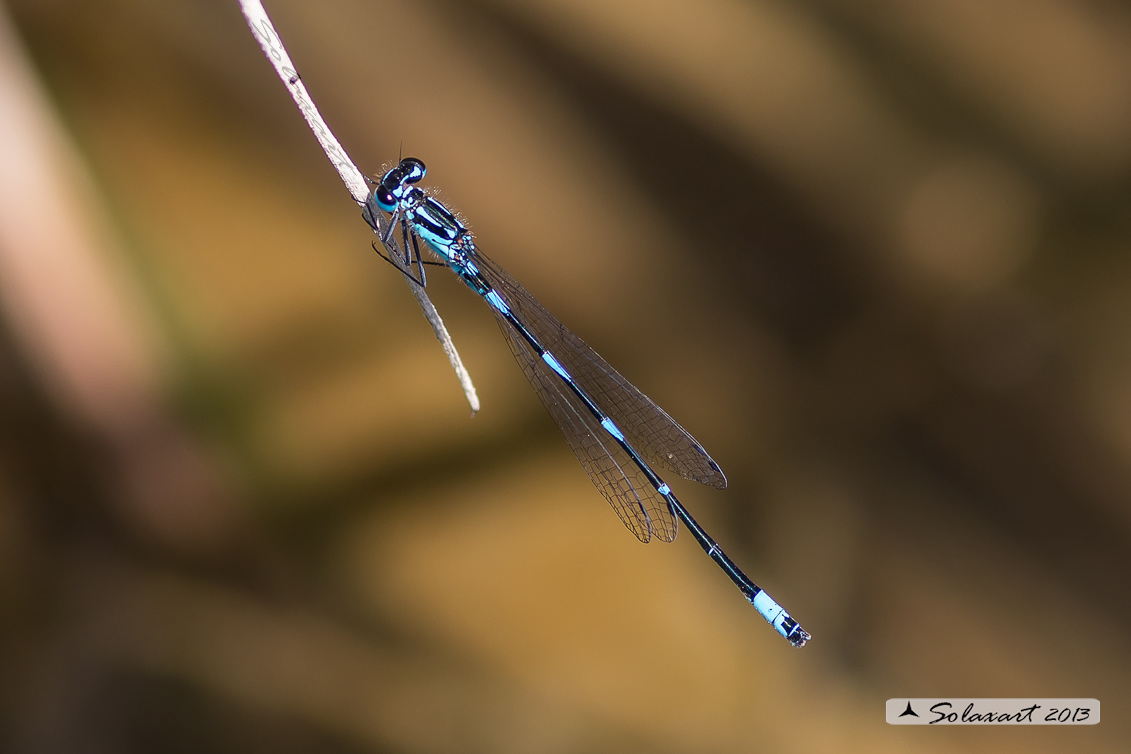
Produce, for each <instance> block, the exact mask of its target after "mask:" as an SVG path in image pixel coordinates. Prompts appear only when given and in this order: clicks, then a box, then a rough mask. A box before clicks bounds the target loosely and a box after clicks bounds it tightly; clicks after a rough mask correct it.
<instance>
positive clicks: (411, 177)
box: [400, 157, 428, 183]
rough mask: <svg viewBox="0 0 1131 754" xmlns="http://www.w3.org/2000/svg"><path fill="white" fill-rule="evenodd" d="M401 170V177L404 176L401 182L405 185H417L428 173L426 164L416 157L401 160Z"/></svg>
mask: <svg viewBox="0 0 1131 754" xmlns="http://www.w3.org/2000/svg"><path fill="white" fill-rule="evenodd" d="M400 170H401V175H402V176H404V177H403V178H401V180H402V181H404V182H405V183H417V182H418V181H420V179H421V178H423V177H424V174H425V173H427V172H428V168H426V167H424V163H423V162H421V161H420V160H418V159H416V158H415V157H406V158H404V159H403V160H401V164H400Z"/></svg>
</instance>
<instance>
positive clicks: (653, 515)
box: [492, 310, 677, 542]
mask: <svg viewBox="0 0 1131 754" xmlns="http://www.w3.org/2000/svg"><path fill="white" fill-rule="evenodd" d="M492 311H494V310H492ZM495 318H496V319H497V320H498V321H499V329H500V330H502V331H503V337H505V338H506V339H507V343H508V344H509V345H510V347H511V352H512V353H513V354H514V357H515V360H516V361H518V364H519V366H520V367H521V368H522V372H523V374H525V375H526V379H527V380H529V381H530V385H531V387H533V388H534V392H536V393H537V394H538V397H539V398H541V399H542V403H543V404H544V405H545V406H546V408H547V409H548V410H549V412H550V415H551V416H553V417H554V421H555V422H556V423H557V425H558V429H560V430H561V433H562V435H563V436H564V437H565V439H566V442H567V443H569V446H570V448H572V449H573V453H574V455H576V456H577V460H578V461H580V462H581V466H582V467H583V468H584V469H585V473H587V474H588V475H589V478H590V479H591V480H592V481H593V484H594V485H595V486H596V487H597V489H598V490H600V491H601V494H602V495H604V496H605V499H606V500H608V501H609V505H611V506H613V510H615V511H616V512H617V515H618V516H620V520H621V521H623V522H624V525H625V526H627V527H628V529H629V531H631V532H632V533H633V534H635V535H636V537H637V539H639V540H640V541H641V542H648V541H649V540H651V539H652V537H656V538H657V539H660V540H662V541H664V542H671V541H672V540H673V539H675V535H676V531H677V524H676V519H675V518H674V517H673V516H672V513H671V510H670V509H669V508H668V503H667V501H666V500H665V499H664V497H663V496H662V495H660V493H659V492H657V491H656V488H655V487H653V486H652V484H651V482H649V481H648V478H647V477H646V476H644V474H643V473H642V472H641V471H640V469H639V467H637V465H636V463H635V462H634V461H633V460H632V458H631V457H629V455H628V454H627V453H626V452H625V451H624V449H623V448H621V446H620V445H619V444H617V442H616V441H615V440H613V438H612V437H611V436H610V435H609V433H608V432H606V431H605V430H604V428H603V427H601V425H600V423H599V422H598V421H597V419H595V418H594V417H593V414H592V413H590V412H589V409H587V408H586V407H585V405H584V404H582V403H581V402H580V401H579V400H578V398H577V396H575V395H574V394H573V392H572V391H571V390H570V389H569V388H568V387H566V385H565V383H564V382H562V379H561V377H559V376H558V375H557V374H555V373H554V372H553V371H551V370H550V368H549V367H548V366H546V363H545V362H544V361H542V359H540V358H539V357H538V355H537V353H535V351H534V349H533V348H531V347H530V344H529V343H527V342H526V340H525V339H524V338H523V337H522V336H521V335H520V334H518V333H516V332H515V331H514V329H513V328H512V327H511V325H510V323H509V322H507V320H506V319H505V318H504V317H503V316H502V315H500V314H498V313H496V315H495Z"/></svg>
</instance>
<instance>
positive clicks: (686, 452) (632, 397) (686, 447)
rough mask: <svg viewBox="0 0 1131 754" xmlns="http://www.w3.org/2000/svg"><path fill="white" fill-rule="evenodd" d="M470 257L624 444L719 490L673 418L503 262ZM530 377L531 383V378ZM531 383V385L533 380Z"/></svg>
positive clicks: (709, 462) (716, 472)
mask: <svg viewBox="0 0 1131 754" xmlns="http://www.w3.org/2000/svg"><path fill="white" fill-rule="evenodd" d="M475 258H476V261H477V263H478V264H479V269H480V271H481V272H482V274H483V277H484V278H485V279H486V280H487V281H488V282H489V283H491V287H493V288H494V289H495V290H496V291H498V293H499V295H500V296H502V298H503V300H504V301H506V302H507V304H508V305H509V306H510V307H511V310H512V311H514V313H515V314H516V315H517V316H518V318H519V319H520V320H521V321H522V323H523V324H525V325H526V326H527V327H528V328H529V329H530V331H531V332H532V333H533V334H534V335H535V336H536V337H537V338H538V340H539V341H541V343H542V345H543V346H544V347H545V348H546V349H547V350H548V351H549V352H550V353H552V354H553V355H554V356H555V357H556V358H557V359H558V361H560V362H561V363H562V365H563V366H565V368H566V369H567V370H568V371H569V373H570V374H571V375H572V376H573V378H574V379H575V380H576V381H577V384H578V385H579V386H581V388H582V389H583V390H584V391H585V392H586V394H588V395H589V397H590V398H591V399H592V400H593V401H594V402H595V403H596V404H597V405H598V406H599V407H600V408H601V410H602V411H604V412H605V413H606V414H607V415H608V416H609V418H610V419H612V420H613V421H614V422H615V423H616V425H617V426H618V427H620V429H621V431H622V432H624V434H625V437H627V438H628V441H629V444H631V445H632V447H633V448H635V449H636V451H637V452H638V453H640V455H641V456H643V457H644V458H645V459H646V460H648V461H650V462H652V463H654V464H655V465H657V466H660V467H662V468H665V469H668V470H669V471H672V472H674V473H676V474H679V475H680V476H681V477H683V478H684V479H691V480H692V481H695V482H699V483H701V484H705V485H707V486H708V487H714V488H716V489H720V490H721V489H724V488H725V487H726V486H727V480H726V476H724V475H723V472H722V469H720V468H719V465H718V464H717V463H715V462H714V460H713V459H712V458H711V456H709V455H708V454H707V451H706V450H704V449H703V446H702V445H700V444H699V442H698V441H697V440H696V439H695V438H694V437H692V436H691V434H690V433H689V432H688V431H687V430H686V429H684V428H683V427H681V426H680V425H679V424H678V423H677V422H676V421H675V419H673V418H671V417H670V416H668V414H667V413H666V412H665V411H664V410H663V409H662V408H660V407H659V406H657V405H656V404H655V403H654V402H653V401H652V399H651V398H649V397H648V396H646V395H644V393H642V392H640V391H639V390H637V389H636V387H635V386H634V385H633V384H632V383H631V382H629V381H628V380H626V379H625V378H624V377H622V376H621V374H620V373H619V372H617V370H615V369H613V368H612V367H611V366H610V365H609V363H608V362H607V361H605V360H604V359H602V358H601V357H600V355H598V354H597V352H596V351H594V350H593V349H592V348H590V347H589V346H588V345H586V343H585V341H583V340H582V339H581V338H579V337H578V336H577V335H575V334H574V333H573V332H572V331H570V330H569V328H567V327H566V326H565V325H563V324H562V323H561V322H559V321H558V320H557V319H556V318H555V317H554V315H552V314H550V313H549V312H548V311H546V310H545V309H544V308H543V307H542V305H541V304H539V303H538V301H537V300H536V299H535V298H534V297H533V296H532V295H530V293H529V292H528V291H527V290H526V289H525V288H523V287H522V285H521V284H519V283H518V281H516V280H515V279H514V278H512V277H511V276H510V275H508V274H507V272H506V271H505V270H504V269H503V268H501V267H499V265H497V264H496V263H495V262H493V261H492V260H491V259H489V258H488V257H486V256H485V255H483V254H482V253H481V252H478V251H477V252H476V255H475ZM508 329H509V327H504V328H503V330H504V333H507V330H508ZM508 339H510V336H509V334H508ZM513 348H514V346H513V345H512V349H513ZM517 357H518V354H517V353H516V358H517ZM519 360H520V361H521V359H519ZM527 376H528V377H529V376H530V375H529V374H528V375H527ZM531 383H532V384H533V383H534V381H533V378H531ZM535 387H536V389H537V385H536V386H535ZM543 400H545V399H543ZM551 413H553V410H551ZM555 418H557V417H556V416H555ZM578 457H579V458H580V455H579V456H578ZM583 463H584V461H583ZM590 476H592V474H590ZM598 486H600V485H598ZM649 486H650V485H649ZM630 528H631V527H630Z"/></svg>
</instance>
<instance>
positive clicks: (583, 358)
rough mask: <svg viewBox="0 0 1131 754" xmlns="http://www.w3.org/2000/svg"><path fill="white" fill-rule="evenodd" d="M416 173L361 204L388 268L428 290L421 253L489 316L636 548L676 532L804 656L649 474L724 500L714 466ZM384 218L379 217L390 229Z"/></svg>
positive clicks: (787, 622)
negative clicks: (717, 492) (431, 255)
mask: <svg viewBox="0 0 1131 754" xmlns="http://www.w3.org/2000/svg"><path fill="white" fill-rule="evenodd" d="M424 173H425V167H424V163H423V162H421V161H420V160H417V159H415V158H412V157H408V158H405V159H403V160H401V161H400V164H398V165H397V166H396V167H394V168H393V169H391V170H389V171H388V172H386V173H385V174H384V176H382V177H381V180H380V182H378V183H376V184H375V187H374V189H373V191H372V192H370V194H369V198H368V201H367V202H366V206H365V209H364V211H363V215H364V217H365V220H366V222H368V223H369V225H370V226H372V228H373V230H374V231H375V232H377V233H378V235H380V236H381V241H382V243H383V244H384V245H385V247H386V248H387V249H389V250H390V252H391V253H392V254H393V255H394V256H396V257H397V258H396V260H395V261H393V260H390V261H392V262H393V264H394V265H395V266H396V267H397V268H398V269H400V270H401V272H402V273H403V274H405V275H406V276H407V277H409V278H410V279H411V280H413V281H414V282H415V283H416V284H418V285H422V286H423V285H425V283H426V276H425V272H424V265H425V264H429V263H428V262H425V261H424V260H422V259H421V256H420V244H419V241H424V243H425V245H426V246H427V247H428V248H430V249H431V250H432V251H434V252H435V253H436V254H437V255H438V256H439V257H440V258H441V259H442V260H443V261H444V264H446V265H447V266H448V267H450V268H451V269H452V271H453V272H455V273H456V274H457V275H459V277H460V278H461V279H462V280H463V282H464V283H466V284H467V286H468V287H469V288H471V290H473V291H475V292H476V293H478V294H479V295H480V296H482V297H483V299H484V300H485V301H486V302H487V305H488V306H490V307H491V311H492V312H493V313H494V315H495V318H496V319H497V320H498V322H499V328H500V329H501V330H502V331H503V337H505V338H506V340H507V343H508V344H509V345H510V348H511V351H512V352H513V353H514V357H515V359H517V360H518V363H519V366H521V367H522V371H523V373H525V374H526V379H527V380H529V381H530V384H531V386H532V387H533V388H534V391H535V392H536V393H537V394H538V397H539V398H541V399H542V403H543V404H545V406H546V408H547V409H548V410H549V411H550V415H551V416H553V417H554V421H556V422H557V424H558V429H560V430H561V432H562V434H563V435H564V436H565V439H566V442H567V443H569V446H570V447H571V448H573V452H574V454H575V455H576V456H577V460H579V461H580V462H581V465H582V466H583V467H584V468H585V471H586V472H587V473H588V474H589V478H590V479H591V480H592V481H593V484H594V485H596V487H597V489H598V490H600V491H601V494H602V495H604V496H605V499H606V500H608V501H609V504H610V505H612V506H613V509H614V510H615V511H616V512H617V515H618V516H620V519H621V521H623V522H624V525H625V526H627V527H628V528H629V530H630V531H631V532H632V533H633V534H635V535H636V536H637V538H639V539H640V541H641V542H648V541H650V540H651V539H652V538H656V539H659V540H661V541H664V542H671V541H672V540H673V539H675V535H676V529H677V526H678V524H677V522H678V521H683V523H684V525H686V526H687V528H688V529H690V530H691V533H692V535H693V536H694V537H695V539H696V540H697V541H698V542H699V544H700V545H701V546H702V547H703V549H704V550H705V551H706V553H707V555H709V556H710V557H711V559H712V560H714V561H715V562H716V563H717V564H718V565H719V567H720V568H722V569H723V571H725V572H726V574H727V576H729V577H730V578H731V580H732V581H734V583H735V584H736V585H737V586H738V588H739V589H740V590H741V591H742V594H743V595H744V596H745V597H746V599H747V600H749V601H750V603H751V604H752V605H754V607H755V608H756V609H757V610H758V612H759V613H761V615H762V617H763V618H765V619H766V620H767V621H768V622H769V623H770V625H772V626H773V627H774V629H776V630H777V632H778V633H780V634H781V635H782V636H784V637H785V638H786V639H788V640H789V641H790V643H791V644H793V645H794V646H795V647H800V646H803V645H804V644H805V642H807V641H808V640H809V638H810V636H809V634H808V633H806V632H805V631H804V630H802V628H801V626H800V625H798V623H797V621H795V620H794V619H793V618H792V617H790V615H789V613H787V612H786V611H785V609H783V608H782V607H781V605H779V604H778V603H777V602H775V601H774V600H773V599H771V598H770V596H769V595H768V594H766V592H765V591H763V590H762V588H761V587H759V586H758V585H757V584H755V583H754V582H753V581H751V580H750V579H749V578H748V577H747V576H746V574H744V573H743V572H742V571H741V570H740V569H739V568H738V566H736V565H735V564H734V562H733V561H731V559H730V558H728V557H727V556H726V554H725V553H724V552H723V551H722V549H721V548H720V547H719V546H718V544H716V542H715V540H713V539H711V537H710V536H709V535H708V534H707V532H705V531H703V527H701V526H699V524H698V523H696V521H695V519H694V518H692V517H691V514H690V513H688V512H687V509H686V508H684V507H683V505H682V504H681V503H680V502H679V500H677V499H676V496H675V494H674V493H673V492H672V491H671V488H670V487H668V485H667V484H666V483H665V482H664V481H663V480H662V479H660V477H659V475H658V474H656V472H655V471H654V470H653V468H652V466H651V465H650V464H655V465H657V466H660V467H662V468H665V469H667V470H669V471H672V472H675V473H676V474H679V475H680V476H682V477H684V478H685V479H691V480H694V481H696V482H701V483H702V484H705V485H708V486H710V487H715V488H716V489H723V488H724V487H726V477H725V476H723V472H722V470H721V469H720V468H719V466H718V464H716V463H715V462H714V461H713V460H712V459H711V457H710V456H709V455H707V451H706V450H704V449H703V446H702V445H700V444H699V443H698V441H696V440H695V438H694V437H692V436H691V435H690V434H689V433H688V432H687V430H685V429H684V428H683V427H681V426H680V425H679V424H677V423H676V422H675V420H674V419H672V418H671V417H670V416H668V415H667V413H665V412H664V410H663V409H661V408H660V407H659V406H657V405H656V404H655V403H653V402H652V401H651V399H649V398H648V397H647V396H646V395H644V394H643V393H641V392H640V391H639V390H637V389H636V388H635V387H633V385H632V384H631V383H629V382H628V380H626V379H625V378H624V377H622V376H621V375H620V374H619V373H618V372H617V371H616V370H615V369H613V368H612V367H611V366H609V364H608V362H606V361H605V360H604V359H602V358H601V357H600V356H598V355H597V354H596V352H594V351H593V349H591V348H590V347H589V346H587V345H586V344H585V342H584V341H582V340H581V338H579V337H577V336H576V335H574V334H573V333H572V332H571V331H570V330H568V329H567V328H566V327H565V326H564V325H562V323H560V322H558V320H557V319H555V318H554V317H553V316H552V315H551V314H550V313H549V312H547V311H546V310H545V309H544V308H542V305H541V304H539V303H538V302H537V301H535V300H534V297H533V296H531V295H530V294H529V293H527V291H526V289H525V288H523V287H522V286H521V285H519V284H518V283H517V282H516V281H515V280H514V278H512V277H511V276H510V275H508V274H507V273H506V272H505V271H504V270H503V268H501V267H499V265H497V264H495V263H494V262H493V261H491V260H490V259H489V258H488V257H487V256H486V255H484V254H483V252H481V251H479V248H478V247H477V246H476V245H475V240H474V238H472V235H471V232H470V231H469V230H468V229H467V228H466V227H465V226H464V225H463V224H462V223H461V222H460V221H459V220H458V219H456V217H455V215H454V214H453V213H452V212H451V211H450V210H449V209H448V208H447V207H445V206H444V205H443V204H441V203H440V202H439V201H437V200H436V199H434V198H432V197H431V196H429V195H428V194H427V193H426V192H425V191H424V190H422V189H420V188H418V187H417V186H416V185H415V184H416V183H418V182H419V181H420V180H421V179H422V178H424ZM382 213H388V215H389V218H388V221H387V222H386V221H385V216H384V215H383V214H382ZM398 228H399V229H400V245H399V246H398V244H397V239H396V237H395V234H396V231H397V229H398ZM374 248H376V245H374ZM382 256H384V255H382ZM413 266H415V268H416V274H415V275H414V274H413V271H412V270H413Z"/></svg>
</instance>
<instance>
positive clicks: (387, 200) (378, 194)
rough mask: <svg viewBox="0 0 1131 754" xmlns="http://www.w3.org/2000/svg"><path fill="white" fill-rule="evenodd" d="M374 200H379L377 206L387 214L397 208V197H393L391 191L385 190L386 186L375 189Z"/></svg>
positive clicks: (382, 185)
mask: <svg viewBox="0 0 1131 754" xmlns="http://www.w3.org/2000/svg"><path fill="white" fill-rule="evenodd" d="M373 198H374V199H376V200H377V206H378V207H380V208H381V209H383V210H385V211H386V212H392V211H393V209H394V208H395V207H396V206H397V199H396V197H394V196H393V194H392V192H390V191H389V189H387V188H385V185H384V184H381V185H380V186H378V187H377V188H375V189H373Z"/></svg>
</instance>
